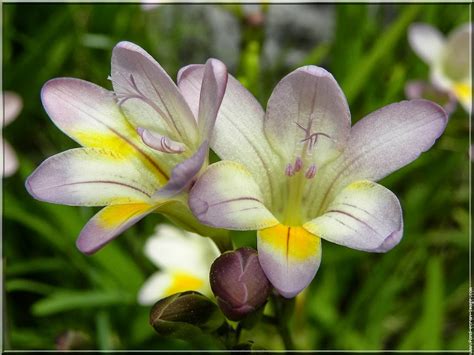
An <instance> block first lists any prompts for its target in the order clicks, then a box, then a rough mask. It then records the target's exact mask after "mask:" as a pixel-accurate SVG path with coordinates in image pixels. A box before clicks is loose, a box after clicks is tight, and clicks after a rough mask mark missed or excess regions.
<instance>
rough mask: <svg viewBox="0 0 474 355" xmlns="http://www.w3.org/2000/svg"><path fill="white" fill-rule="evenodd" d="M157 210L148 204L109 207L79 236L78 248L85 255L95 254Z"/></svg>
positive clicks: (94, 218)
mask: <svg viewBox="0 0 474 355" xmlns="http://www.w3.org/2000/svg"><path fill="white" fill-rule="evenodd" d="M155 208H156V206H151V205H148V204H126V205H111V206H107V207H105V208H103V209H102V210H100V211H99V212H98V213H97V214H96V215H95V216H94V217H92V219H91V220H89V222H87V224H86V225H85V226H84V228H83V229H82V231H81V233H80V234H79V237H78V239H77V241H76V246H77V248H78V249H79V250H80V251H81V252H83V253H84V254H93V253H95V252H96V251H97V250H99V249H100V248H102V247H103V246H105V245H106V244H107V243H109V242H110V241H112V240H113V239H115V238H116V237H118V236H119V235H120V234H121V233H122V232H123V231H125V230H126V229H128V228H130V227H131V226H132V225H134V224H135V223H137V222H138V221H139V220H141V219H142V218H143V217H145V216H146V215H148V214H149V213H151V212H153V210H154V209H155Z"/></svg>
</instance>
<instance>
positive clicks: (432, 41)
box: [408, 23, 445, 64]
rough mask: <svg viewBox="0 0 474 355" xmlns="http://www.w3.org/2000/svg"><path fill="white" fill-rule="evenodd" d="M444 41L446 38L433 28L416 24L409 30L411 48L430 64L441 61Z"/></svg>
mask: <svg viewBox="0 0 474 355" xmlns="http://www.w3.org/2000/svg"><path fill="white" fill-rule="evenodd" d="M444 41H445V40H444V36H443V35H442V34H441V32H439V31H438V30H437V29H436V28H434V27H433V26H430V25H427V24H422V23H415V24H413V25H411V26H410V28H409V29H408V42H409V43H410V46H411V48H412V49H413V50H414V51H415V53H416V54H418V56H419V57H420V58H421V59H423V60H424V61H425V62H426V63H428V64H431V63H434V62H435V61H437V60H438V59H439V57H440V56H441V51H442V48H443V46H444Z"/></svg>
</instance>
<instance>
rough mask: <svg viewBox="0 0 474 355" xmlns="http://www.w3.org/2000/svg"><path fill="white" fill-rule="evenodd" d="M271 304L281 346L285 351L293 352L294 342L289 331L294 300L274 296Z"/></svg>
mask: <svg viewBox="0 0 474 355" xmlns="http://www.w3.org/2000/svg"><path fill="white" fill-rule="evenodd" d="M273 304H274V306H275V316H276V319H277V324H276V326H277V329H278V333H279V334H280V337H281V339H282V340H283V344H284V345H285V349H286V350H294V348H295V346H294V342H293V338H292V337H291V333H290V329H289V326H288V325H289V321H290V317H291V315H292V313H293V309H294V304H295V302H294V299H286V298H283V297H281V296H275V297H274V298H273Z"/></svg>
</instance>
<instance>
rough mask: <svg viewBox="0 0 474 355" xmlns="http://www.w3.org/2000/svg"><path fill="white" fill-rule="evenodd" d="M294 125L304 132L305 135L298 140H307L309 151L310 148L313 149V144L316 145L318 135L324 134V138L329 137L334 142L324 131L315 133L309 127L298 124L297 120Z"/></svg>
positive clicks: (302, 141)
mask: <svg viewBox="0 0 474 355" xmlns="http://www.w3.org/2000/svg"><path fill="white" fill-rule="evenodd" d="M295 123H296V125H297V126H298V127H299V128H301V129H302V130H303V132H304V133H305V137H304V138H303V139H302V140H300V142H301V143H304V142H307V141H309V146H308V151H309V152H311V150H313V148H314V146H315V145H316V143H317V141H318V137H319V136H324V137H326V138H329V139H330V140H332V141H333V142H334V139H332V138H331V136H330V135H328V134H326V133H324V132H315V133H311V128H310V127H308V128H304V127H303V126H302V125H300V124H299V123H298V122H295Z"/></svg>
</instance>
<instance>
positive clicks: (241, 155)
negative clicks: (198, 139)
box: [178, 65, 279, 203]
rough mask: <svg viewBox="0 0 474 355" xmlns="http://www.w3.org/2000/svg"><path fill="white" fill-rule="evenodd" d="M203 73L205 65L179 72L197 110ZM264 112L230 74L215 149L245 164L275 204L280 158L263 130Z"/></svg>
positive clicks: (180, 82) (180, 81) (182, 86)
mask: <svg viewBox="0 0 474 355" xmlns="http://www.w3.org/2000/svg"><path fill="white" fill-rule="evenodd" d="M203 75H204V66H203V65H189V66H187V67H184V68H182V69H181V70H180V72H179V74H178V86H179V89H180V91H181V92H182V93H183V96H184V97H185V99H186V101H187V102H188V104H189V106H190V107H191V109H192V111H193V112H196V113H197V112H198V110H199V97H200V92H201V85H202V78H203ZM264 114H265V113H264V111H263V109H262V107H261V106H260V104H259V103H258V101H257V100H256V99H255V97H254V96H253V95H252V94H251V93H250V92H249V91H248V90H247V89H245V88H244V87H243V86H242V85H241V84H240V83H239V81H238V80H236V79H235V78H234V77H232V76H231V75H229V76H228V81H227V87H226V92H225V95H224V99H223V100H222V104H221V107H220V109H219V112H218V115H217V119H216V123H215V128H214V133H213V138H212V140H211V148H212V149H213V150H214V151H215V152H216V153H217V154H218V155H219V157H221V158H222V159H225V160H232V161H235V162H238V163H241V164H243V165H245V167H246V168H247V169H248V170H249V171H250V172H251V173H252V175H253V176H254V179H255V180H256V181H257V183H258V185H259V186H260V189H261V191H262V193H263V195H264V198H265V201H267V202H268V203H271V201H272V199H276V196H277V194H278V193H279V190H278V187H277V186H275V185H274V184H272V171H275V169H274V166H275V165H277V164H279V160H278V157H277V156H276V155H275V153H274V151H273V150H272V148H271V147H270V145H269V144H268V142H267V139H266V137H265V134H264V132H263V119H264Z"/></svg>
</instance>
